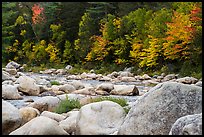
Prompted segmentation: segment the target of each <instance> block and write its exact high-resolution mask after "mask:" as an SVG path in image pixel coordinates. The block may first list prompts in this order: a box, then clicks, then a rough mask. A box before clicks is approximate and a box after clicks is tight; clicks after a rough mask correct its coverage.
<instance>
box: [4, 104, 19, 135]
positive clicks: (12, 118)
mask: <svg viewBox="0 0 204 137" xmlns="http://www.w3.org/2000/svg"><path fill="white" fill-rule="evenodd" d="M21 122H22V117H21V115H20V113H19V110H18V108H16V107H14V106H13V105H12V104H11V103H9V102H7V101H4V100H2V134H3V135H8V134H9V133H10V132H12V131H13V130H15V129H17V128H18V127H19V126H20V125H21Z"/></svg>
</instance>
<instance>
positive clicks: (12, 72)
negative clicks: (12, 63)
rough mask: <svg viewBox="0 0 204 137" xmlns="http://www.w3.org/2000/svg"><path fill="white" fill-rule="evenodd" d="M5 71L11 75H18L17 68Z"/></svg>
mask: <svg viewBox="0 0 204 137" xmlns="http://www.w3.org/2000/svg"><path fill="white" fill-rule="evenodd" d="M5 71H6V72H8V73H9V74H10V75H16V74H17V70H16V69H15V68H13V69H8V68H7V69H6V70H5Z"/></svg>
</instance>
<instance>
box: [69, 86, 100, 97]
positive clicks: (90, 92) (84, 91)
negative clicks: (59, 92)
mask: <svg viewBox="0 0 204 137" xmlns="http://www.w3.org/2000/svg"><path fill="white" fill-rule="evenodd" d="M72 93H73V94H84V95H96V93H95V90H94V88H93V87H85V88H83V89H79V90H75V91H73V92H72Z"/></svg>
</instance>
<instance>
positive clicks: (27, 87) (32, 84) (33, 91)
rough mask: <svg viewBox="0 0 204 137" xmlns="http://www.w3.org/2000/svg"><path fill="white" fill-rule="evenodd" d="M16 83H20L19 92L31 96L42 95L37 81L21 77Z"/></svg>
mask: <svg viewBox="0 0 204 137" xmlns="http://www.w3.org/2000/svg"><path fill="white" fill-rule="evenodd" d="M16 83H19V86H18V90H20V91H21V92H23V93H26V94H28V95H31V96H37V95H39V93H40V87H39V86H38V85H37V84H36V81H35V80H34V79H33V78H31V77H28V76H20V77H19V78H18V79H17V80H16Z"/></svg>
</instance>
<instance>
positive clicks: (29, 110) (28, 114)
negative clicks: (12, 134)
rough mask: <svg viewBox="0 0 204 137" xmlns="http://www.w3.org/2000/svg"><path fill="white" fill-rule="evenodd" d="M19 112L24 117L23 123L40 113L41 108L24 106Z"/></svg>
mask: <svg viewBox="0 0 204 137" xmlns="http://www.w3.org/2000/svg"><path fill="white" fill-rule="evenodd" d="M19 113H20V115H21V117H22V123H21V125H24V124H25V123H27V122H28V121H30V120H31V119H33V118H35V117H37V116H39V115H40V112H39V110H37V109H36V108H33V107H22V108H20V109H19Z"/></svg>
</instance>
